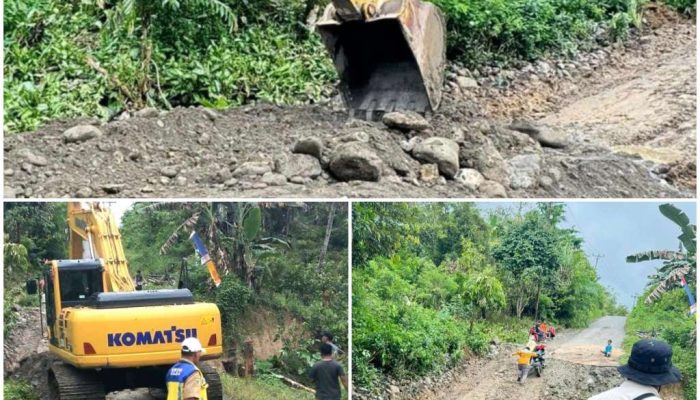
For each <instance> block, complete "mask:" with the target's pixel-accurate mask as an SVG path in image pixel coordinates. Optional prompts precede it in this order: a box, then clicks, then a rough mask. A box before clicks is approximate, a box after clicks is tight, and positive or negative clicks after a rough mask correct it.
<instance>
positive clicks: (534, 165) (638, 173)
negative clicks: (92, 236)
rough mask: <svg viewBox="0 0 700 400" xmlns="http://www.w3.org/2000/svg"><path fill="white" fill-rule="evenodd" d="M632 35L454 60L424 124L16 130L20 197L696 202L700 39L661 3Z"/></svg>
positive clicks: (292, 112) (237, 112)
mask: <svg viewBox="0 0 700 400" xmlns="http://www.w3.org/2000/svg"><path fill="white" fill-rule="evenodd" d="M645 15H646V16H645V25H644V27H643V29H642V30H641V31H640V32H637V33H635V34H634V35H633V37H632V38H631V39H630V40H629V42H627V43H626V44H625V45H620V44H610V43H607V44H606V43H603V44H602V45H601V47H600V48H598V49H594V50H591V51H589V52H586V53H581V54H579V55H578V56H576V57H575V58H573V59H548V60H542V61H538V62H534V63H530V64H523V65H521V66H518V67H517V68H512V69H503V68H498V67H482V68H480V69H479V70H469V69H466V68H464V67H462V66H460V65H457V64H453V65H450V66H449V68H448V70H447V71H446V76H447V80H446V84H445V93H444V96H443V101H442V105H441V108H440V109H439V110H438V111H437V112H436V113H435V114H434V115H430V116H428V117H427V118H426V119H425V120H424V119H422V118H414V117H413V116H410V115H408V116H407V115H398V116H393V117H392V118H388V119H387V120H386V121H385V122H382V121H376V122H365V121H360V120H354V119H349V118H348V116H347V114H346V112H345V111H344V110H343V107H342V106H341V105H340V104H339V103H338V101H337V99H336V100H332V101H330V100H329V101H328V102H326V103H324V104H319V105H313V106H299V107H277V106H271V105H250V106H245V107H239V108H233V109H229V110H224V111H214V110H208V109H203V108H179V109H174V110H171V111H168V112H165V111H158V110H154V109H146V110H140V111H138V112H134V113H124V114H122V115H120V116H119V117H118V118H116V119H115V120H114V121H111V122H109V123H100V122H99V121H96V120H71V121H55V122H53V123H51V124H49V125H47V126H45V127H44V128H42V129H40V130H38V131H36V132H29V133H22V134H16V135H9V134H6V136H5V143H4V154H5V165H4V178H5V196H6V197H40V198H41V197H43V198H46V197H51V198H59V197H88V198H95V197H175V198H183V197H214V198H216V197H229V198H230V197H283V198H287V197H327V198H330V197H333V198H337V197H365V198H367V197H403V198H416V197H489V198H494V197H543V198H544V197H577V198H581V197H589V198H590V197H592V198H601V197H605V198H610V197H637V198H650V197H654V198H660V197H664V198H666V197H676V198H677V197H692V196H693V195H694V192H695V186H696V165H695V162H696V161H695V160H696V156H695V148H696V139H695V135H696V129H695V119H696V117H695V115H696V106H695V99H696V85H695V81H696V75H697V74H696V37H695V25H694V22H693V21H692V20H690V19H687V18H684V17H681V16H679V15H678V14H676V13H673V12H671V11H668V10H666V9H664V8H658V7H652V8H648V9H647V10H646V14H645Z"/></svg>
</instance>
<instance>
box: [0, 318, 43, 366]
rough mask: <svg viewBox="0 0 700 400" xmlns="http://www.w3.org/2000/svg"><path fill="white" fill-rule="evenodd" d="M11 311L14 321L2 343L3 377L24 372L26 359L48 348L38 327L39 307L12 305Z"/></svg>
mask: <svg viewBox="0 0 700 400" xmlns="http://www.w3.org/2000/svg"><path fill="white" fill-rule="evenodd" d="M12 313H13V314H14V315H13V319H14V320H15V323H14V324H13V326H12V328H11V329H10V331H9V332H8V334H7V335H6V336H5V342H4V344H3V357H4V358H3V366H4V376H5V377H7V376H12V375H13V374H15V373H16V372H17V373H24V372H25V370H26V369H27V368H26V366H27V360H28V359H30V358H31V357H33V356H35V355H36V354H41V353H44V352H47V351H48V350H49V348H48V342H47V340H46V339H45V338H43V336H42V332H41V328H40V326H41V315H40V313H39V307H20V306H18V305H14V306H13V307H12ZM30 369H31V368H30ZM30 375H31V374H30Z"/></svg>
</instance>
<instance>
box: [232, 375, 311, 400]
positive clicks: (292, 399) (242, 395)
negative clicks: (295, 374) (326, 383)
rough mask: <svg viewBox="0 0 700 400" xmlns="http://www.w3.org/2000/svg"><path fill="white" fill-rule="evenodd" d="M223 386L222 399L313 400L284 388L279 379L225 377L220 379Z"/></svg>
mask: <svg viewBox="0 0 700 400" xmlns="http://www.w3.org/2000/svg"><path fill="white" fill-rule="evenodd" d="M221 383H222V384H223V385H224V397H225V398H227V399H240V400H256V399H279V400H313V398H314V395H313V394H311V393H309V392H304V391H302V390H299V389H292V388H290V387H289V386H285V385H284V384H283V383H282V382H280V380H279V379H275V378H272V377H262V378H260V379H245V378H235V377H232V376H230V375H225V376H223V377H222V378H221Z"/></svg>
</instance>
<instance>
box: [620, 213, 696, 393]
mask: <svg viewBox="0 0 700 400" xmlns="http://www.w3.org/2000/svg"><path fill="white" fill-rule="evenodd" d="M659 211H660V212H661V214H663V215H664V216H665V217H666V218H668V219H669V220H670V221H671V222H673V223H675V224H676V225H678V227H679V228H680V230H681V234H680V235H679V236H678V240H679V242H680V245H679V249H678V251H669V250H661V251H659V250H655V251H646V252H642V253H638V254H633V255H631V256H628V257H627V262H643V261H649V260H664V262H663V264H662V265H661V267H659V268H658V269H657V271H656V273H655V274H654V275H651V276H650V277H649V282H648V286H647V290H646V292H645V293H644V295H643V296H641V297H640V298H639V299H638V300H637V304H635V306H634V308H633V309H632V311H631V312H630V314H629V317H628V318H627V325H626V326H625V330H626V332H627V335H626V337H625V342H624V347H625V350H627V353H628V354H629V350H631V348H632V345H634V343H635V342H636V341H638V340H639V339H640V338H642V337H658V338H660V339H662V340H665V341H666V342H668V343H669V344H670V345H671V346H672V347H673V363H674V364H675V365H676V366H677V367H678V368H679V369H680V370H681V372H682V373H683V381H682V384H683V390H684V395H685V398H686V399H687V400H691V399H695V398H696V393H697V380H696V379H697V378H696V368H697V367H696V358H695V355H696V351H697V350H696V349H697V346H696V343H697V327H696V321H697V315H689V304H688V298H687V295H686V293H685V290H683V289H681V288H678V286H680V280H681V278H682V277H685V279H686V281H687V282H688V287H689V289H690V291H691V293H693V295H694V296H696V297H697V292H696V288H695V282H696V276H697V260H696V230H697V227H696V226H695V224H691V220H690V219H689V218H688V216H687V215H686V214H685V213H684V212H683V211H681V210H680V209H678V208H677V207H675V206H673V205H671V204H663V205H661V206H659Z"/></svg>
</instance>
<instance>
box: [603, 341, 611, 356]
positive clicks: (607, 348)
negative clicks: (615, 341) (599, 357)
mask: <svg viewBox="0 0 700 400" xmlns="http://www.w3.org/2000/svg"><path fill="white" fill-rule="evenodd" d="M602 353H603V354H604V355H605V357H610V355H611V354H612V339H608V345H607V346H605V349H604V350H603V351H602Z"/></svg>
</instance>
